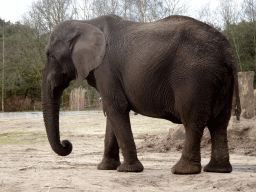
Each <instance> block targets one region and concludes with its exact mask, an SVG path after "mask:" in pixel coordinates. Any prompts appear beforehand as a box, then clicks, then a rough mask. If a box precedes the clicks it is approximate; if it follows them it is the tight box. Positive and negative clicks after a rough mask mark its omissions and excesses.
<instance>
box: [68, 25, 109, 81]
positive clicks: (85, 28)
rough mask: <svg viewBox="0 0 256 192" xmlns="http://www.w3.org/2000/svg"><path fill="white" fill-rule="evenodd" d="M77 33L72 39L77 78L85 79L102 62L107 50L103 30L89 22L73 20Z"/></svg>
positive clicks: (72, 52) (71, 46)
mask: <svg viewBox="0 0 256 192" xmlns="http://www.w3.org/2000/svg"><path fill="white" fill-rule="evenodd" d="M72 25H73V27H74V28H75V31H76V32H75V35H74V37H73V38H72V40H70V48H71V54H72V60H73V62H74V65H75V67H76V70H77V80H78V81H82V80H84V79H85V78H86V77H87V76H88V75H89V73H90V71H92V70H94V69H96V68H97V67H98V66H99V65H100V64H101V62H102V60H103V57H104V55H105V50H106V41H105V36H104V34H103V32H102V31H101V30H100V29H98V28H96V27H94V26H92V25H90V24H87V23H80V22H73V23H72Z"/></svg>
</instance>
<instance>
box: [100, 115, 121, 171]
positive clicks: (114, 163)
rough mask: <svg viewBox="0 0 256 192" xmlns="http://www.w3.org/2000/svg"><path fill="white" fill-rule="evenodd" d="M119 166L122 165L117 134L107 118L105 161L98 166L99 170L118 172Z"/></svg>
mask: <svg viewBox="0 0 256 192" xmlns="http://www.w3.org/2000/svg"><path fill="white" fill-rule="evenodd" d="M119 165H121V162H120V157H119V146H118V143H117V140H116V136H115V133H114V131H113V127H112V125H111V123H110V121H109V120H108V118H107V127H106V134H105V146H104V156H103V160H102V161H101V163H100V164H99V165H98V169H100V170H116V169H117V167H118V166H119Z"/></svg>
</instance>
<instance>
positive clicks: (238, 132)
mask: <svg viewBox="0 0 256 192" xmlns="http://www.w3.org/2000/svg"><path fill="white" fill-rule="evenodd" d="M136 138H137V139H143V141H142V142H141V143H139V144H138V147H137V149H138V152H169V151H179V150H182V148H183V146H184V138H185V129H184V126H183V125H177V126H176V127H173V128H171V129H170V130H169V132H167V133H161V134H158V135H147V134H144V135H139V136H137V137H136ZM228 144H229V150H230V153H237V154H241V155H251V156H256V117H254V118H253V119H244V118H242V117H241V118H240V121H237V120H236V118H235V117H232V118H231V120H230V122H229V126H228ZM201 149H202V151H203V152H204V151H205V150H204V149H207V151H208V152H210V149H211V136H210V133H209V130H208V128H206V129H205V130H204V134H203V138H202V141H201Z"/></svg>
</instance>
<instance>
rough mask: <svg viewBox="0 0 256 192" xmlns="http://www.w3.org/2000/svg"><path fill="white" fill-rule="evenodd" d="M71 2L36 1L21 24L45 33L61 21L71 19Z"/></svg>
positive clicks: (58, 0) (70, 0) (69, 0)
mask: <svg viewBox="0 0 256 192" xmlns="http://www.w3.org/2000/svg"><path fill="white" fill-rule="evenodd" d="M71 2H72V0H37V1H35V2H33V3H32V6H31V9H30V10H29V11H28V13H27V14H26V15H25V16H23V22H24V23H25V24H28V25H29V26H31V27H34V28H36V29H38V30H39V31H40V32H42V33H45V32H49V31H51V30H52V28H53V27H54V26H55V25H56V24H58V23H59V22H61V21H64V20H67V19H71V18H72V16H73V12H72V10H71V6H70V5H71Z"/></svg>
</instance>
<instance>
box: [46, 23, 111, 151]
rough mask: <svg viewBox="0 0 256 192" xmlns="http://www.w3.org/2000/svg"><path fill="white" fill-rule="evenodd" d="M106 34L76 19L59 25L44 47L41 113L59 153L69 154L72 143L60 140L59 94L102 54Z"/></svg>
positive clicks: (98, 63)
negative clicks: (44, 62) (44, 61)
mask: <svg viewBox="0 0 256 192" xmlns="http://www.w3.org/2000/svg"><path fill="white" fill-rule="evenodd" d="M105 48H106V42H105V36H104V34H103V33H102V31H101V30H99V29H98V28H96V27H94V26H92V25H90V24H87V23H84V22H79V21H65V22H62V23H60V24H58V25H57V26H56V27H55V28H54V30H53V32H52V33H51V36H50V39H49V43H48V45H47V47H46V57H47V58H46V64H45V68H44V72H43V80H42V101H43V115H44V122H45V127H46V132H47V136H48V140H49V142H50V145H51V147H52V149H53V150H54V151H55V152H56V153H57V154H58V155H61V156H66V155H69V154H70V153H71V151H72V144H71V143H70V142H69V141H68V140H64V141H62V144H61V143H60V136H59V110H60V103H61V95H62V93H63V90H64V89H65V88H66V87H68V85H69V82H70V81H71V80H73V79H77V80H79V81H81V80H83V79H85V78H86V77H87V76H88V74H89V73H90V72H91V71H92V70H94V69H95V68H97V67H98V66H99V65H100V64H101V62H102V60H103V57H104V54H105Z"/></svg>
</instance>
